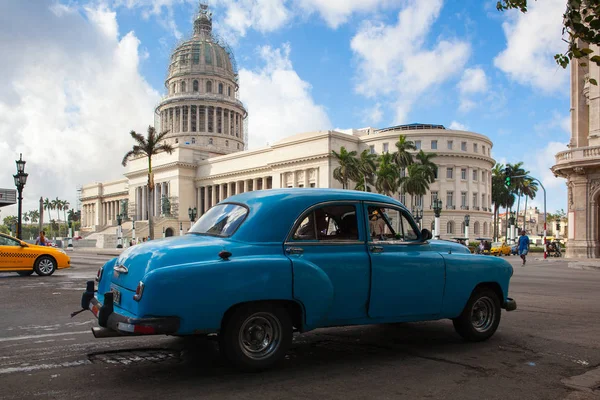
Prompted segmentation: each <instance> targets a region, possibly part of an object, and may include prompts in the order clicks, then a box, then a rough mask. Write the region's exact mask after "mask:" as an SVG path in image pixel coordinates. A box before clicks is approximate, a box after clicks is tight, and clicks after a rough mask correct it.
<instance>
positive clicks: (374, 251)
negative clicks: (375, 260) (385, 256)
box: [371, 246, 383, 253]
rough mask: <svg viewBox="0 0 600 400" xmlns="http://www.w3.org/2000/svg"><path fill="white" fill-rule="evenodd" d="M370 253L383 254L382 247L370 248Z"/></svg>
mask: <svg viewBox="0 0 600 400" xmlns="http://www.w3.org/2000/svg"><path fill="white" fill-rule="evenodd" d="M371 253H383V246H371Z"/></svg>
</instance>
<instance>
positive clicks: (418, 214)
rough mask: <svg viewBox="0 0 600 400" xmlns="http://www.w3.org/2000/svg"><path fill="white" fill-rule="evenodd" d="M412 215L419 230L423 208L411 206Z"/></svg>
mask: <svg viewBox="0 0 600 400" xmlns="http://www.w3.org/2000/svg"><path fill="white" fill-rule="evenodd" d="M412 215H413V217H415V220H416V221H417V225H419V229H422V228H421V220H422V219H423V206H422V205H420V206H416V207H415V206H413V207H412Z"/></svg>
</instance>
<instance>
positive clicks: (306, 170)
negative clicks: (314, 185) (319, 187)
mask: <svg viewBox="0 0 600 400" xmlns="http://www.w3.org/2000/svg"><path fill="white" fill-rule="evenodd" d="M308 171H309V170H308V169H305V170H304V180H303V181H302V184H303V185H304V187H305V188H307V187H310V183H309V180H308Z"/></svg>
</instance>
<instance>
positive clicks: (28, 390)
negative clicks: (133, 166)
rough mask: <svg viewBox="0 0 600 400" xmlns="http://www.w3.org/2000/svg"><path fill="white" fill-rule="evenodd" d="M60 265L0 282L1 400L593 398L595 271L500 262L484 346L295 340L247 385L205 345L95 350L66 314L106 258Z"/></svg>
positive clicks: (411, 329)
mask: <svg viewBox="0 0 600 400" xmlns="http://www.w3.org/2000/svg"><path fill="white" fill-rule="evenodd" d="M70 255H71V257H72V265H73V266H72V268H70V269H68V270H60V271H57V272H56V273H55V274H54V275H53V276H51V277H48V278H40V277H37V276H36V275H33V276H31V277H20V276H18V275H17V274H8V273H0V304H1V307H2V308H1V310H2V311H1V312H0V321H2V322H1V323H0V382H1V384H0V398H2V399H78V398H86V399H88V398H128V399H145V398H161V399H198V398H203V399H204V398H207V399H253V400H254V399H296V398H302V399H307V398H319V399H422V398H427V399H503V400H505V399H598V398H600V395H599V394H598V393H599V392H600V368H598V367H599V366H600V340H599V339H600V318H599V317H600V306H599V304H600V290H599V289H598V288H599V287H600V269H577V268H575V267H573V266H572V265H571V267H569V266H570V265H569V263H570V261H568V260H564V259H550V260H546V261H544V260H541V259H539V257H529V259H528V262H527V265H526V266H525V267H522V266H521V265H520V264H521V263H520V260H519V259H517V257H510V258H507V259H508V260H510V261H511V263H513V265H515V274H514V277H513V279H512V285H511V289H510V296H511V297H513V298H515V299H516V301H517V304H518V309H517V310H516V311H513V312H510V313H507V312H503V315H502V321H501V323H500V328H499V329H498V331H497V332H496V334H495V335H494V336H493V337H492V338H491V339H490V340H488V341H486V342H483V343H467V342H464V341H463V340H461V339H460V337H459V336H458V335H457V334H456V333H455V332H454V330H453V328H452V323H451V322H450V321H448V320H442V321H435V322H423V323H404V324H388V325H370V326H356V327H344V328H328V329H319V330H315V331H313V332H309V333H306V334H303V335H296V336H295V337H294V344H293V347H292V349H291V351H290V352H289V354H288V356H287V357H286V359H285V360H284V362H283V363H282V364H281V365H280V366H279V367H278V368H276V369H273V370H270V371H266V372H262V373H254V374H248V373H240V372H238V371H236V370H234V369H231V368H230V367H228V366H227V365H225V363H224V362H223V360H222V359H221V358H220V356H219V353H218V349H217V346H216V343H215V342H214V341H211V340H206V339H196V338H177V337H167V336H156V337H154V336H153V337H133V338H108V339H95V338H94V337H93V335H92V333H91V331H90V328H91V327H93V326H96V321H95V319H94V318H93V316H92V314H91V313H89V312H87V311H86V312H83V313H81V314H79V315H77V316H75V317H74V318H71V317H70V314H71V312H73V311H77V309H78V308H79V303H80V298H81V292H82V291H83V289H84V286H85V281H86V280H89V279H93V278H94V277H95V275H96V271H97V269H98V268H99V267H100V266H101V265H102V264H103V263H104V262H105V261H106V260H107V259H109V258H110V257H111V255H108V254H97V252H94V251H75V252H72V253H70ZM536 258H537V259H536Z"/></svg>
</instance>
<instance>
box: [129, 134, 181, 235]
mask: <svg viewBox="0 0 600 400" xmlns="http://www.w3.org/2000/svg"><path fill="white" fill-rule="evenodd" d="M168 133H169V131H163V132H161V133H158V134H157V133H156V130H155V129H154V128H153V127H152V126H148V132H147V133H146V137H144V136H143V135H141V134H139V133H137V132H135V131H131V132H130V133H129V134H130V135H131V138H132V139H133V140H134V141H135V145H134V146H133V148H132V149H131V150H129V151H128V152H127V153H126V154H125V156H124V157H123V161H122V162H121V164H123V166H124V167H125V166H126V165H127V162H128V161H129V160H130V159H132V158H135V157H140V156H145V157H147V158H148V196H147V208H148V210H150V208H151V201H152V192H153V191H154V173H153V172H152V156H154V155H156V154H158V153H160V152H163V151H164V152H166V153H167V154H172V153H173V146H171V145H170V144H168V143H166V142H164V139H165V137H166V136H167V134H168ZM161 142H162V143H161ZM148 236H149V237H150V239H154V223H153V221H152V216H151V215H149V216H148Z"/></svg>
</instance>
